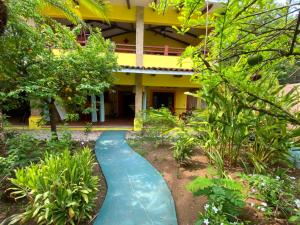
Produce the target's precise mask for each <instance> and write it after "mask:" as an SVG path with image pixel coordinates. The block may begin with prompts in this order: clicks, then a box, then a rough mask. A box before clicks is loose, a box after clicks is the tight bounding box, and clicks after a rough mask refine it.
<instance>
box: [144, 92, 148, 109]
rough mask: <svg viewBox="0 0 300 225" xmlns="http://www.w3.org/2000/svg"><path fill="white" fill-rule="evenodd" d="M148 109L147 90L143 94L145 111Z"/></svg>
mask: <svg viewBox="0 0 300 225" xmlns="http://www.w3.org/2000/svg"><path fill="white" fill-rule="evenodd" d="M146 109H147V90H145V91H144V93H143V110H146Z"/></svg>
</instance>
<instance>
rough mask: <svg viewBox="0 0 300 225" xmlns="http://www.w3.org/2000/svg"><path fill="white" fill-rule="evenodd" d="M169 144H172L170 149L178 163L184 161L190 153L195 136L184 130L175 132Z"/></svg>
mask: <svg viewBox="0 0 300 225" xmlns="http://www.w3.org/2000/svg"><path fill="white" fill-rule="evenodd" d="M171 144H172V145H173V146H172V149H173V156H174V158H175V160H176V161H177V162H179V163H184V162H185V161H186V160H188V159H189V158H190V157H191V155H192V152H193V148H194V146H195V138H194V137H193V136H191V135H189V134H188V133H186V132H185V131H180V132H177V133H176V135H175V137H174V140H173V141H172V142H171Z"/></svg>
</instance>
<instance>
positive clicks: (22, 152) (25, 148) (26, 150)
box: [6, 134, 44, 167]
mask: <svg viewBox="0 0 300 225" xmlns="http://www.w3.org/2000/svg"><path fill="white" fill-rule="evenodd" d="M6 146H7V149H8V155H14V156H16V157H17V158H16V160H15V164H14V167H23V166H26V165H28V164H29V163H31V162H37V161H39V160H40V158H41V157H42V156H43V154H44V153H43V152H42V151H41V141H39V140H38V139H36V138H34V137H33V136H32V135H29V134H20V135H16V136H14V137H12V138H8V139H7V142H6Z"/></svg>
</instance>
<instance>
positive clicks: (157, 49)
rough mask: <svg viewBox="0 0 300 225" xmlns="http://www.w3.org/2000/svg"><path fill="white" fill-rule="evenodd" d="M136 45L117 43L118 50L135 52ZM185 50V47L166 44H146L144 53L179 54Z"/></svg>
mask: <svg viewBox="0 0 300 225" xmlns="http://www.w3.org/2000/svg"><path fill="white" fill-rule="evenodd" d="M135 51H136V45H132V44H116V52H125V53H135ZM183 51H184V48H177V47H170V46H168V45H165V46H148V45H146V46H144V54H149V55H173V56H178V55H181V53H182V52H183Z"/></svg>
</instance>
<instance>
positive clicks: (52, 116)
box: [48, 98, 58, 140]
mask: <svg viewBox="0 0 300 225" xmlns="http://www.w3.org/2000/svg"><path fill="white" fill-rule="evenodd" d="M54 102H55V100H54V99H53V98H51V101H50V103H49V104H48V108H49V117H50V127H51V135H52V136H51V138H52V139H54V140H58V136H57V127H56V125H57V116H56V108H55V104H54Z"/></svg>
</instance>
